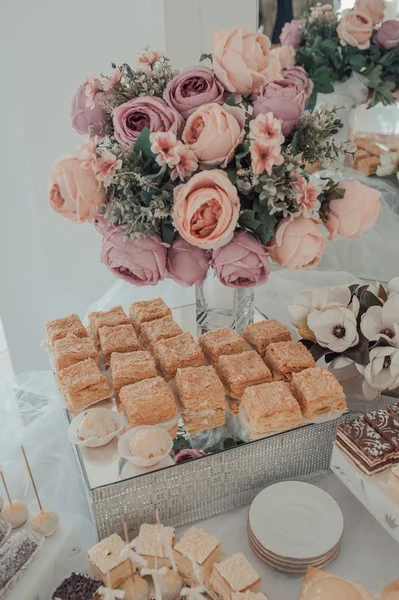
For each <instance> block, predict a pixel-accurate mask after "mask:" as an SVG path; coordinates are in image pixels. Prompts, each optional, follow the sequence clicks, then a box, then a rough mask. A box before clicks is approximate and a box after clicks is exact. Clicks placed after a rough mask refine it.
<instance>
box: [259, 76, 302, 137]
mask: <svg viewBox="0 0 399 600" xmlns="http://www.w3.org/2000/svg"><path fill="white" fill-rule="evenodd" d="M305 102H306V94H305V92H303V91H301V90H300V88H299V87H298V86H297V84H296V83H294V81H290V80H289V79H281V80H280V81H271V82H270V83H267V84H266V85H264V86H263V87H262V88H261V89H260V90H259V93H258V94H257V95H256V96H255V101H254V110H253V116H254V117H257V116H258V115H260V114H266V113H268V112H271V113H273V115H274V117H275V118H276V119H280V121H281V129H282V132H283V135H284V136H285V137H287V136H288V135H289V134H290V133H291V132H292V130H293V129H294V127H296V125H297V123H298V120H299V117H300V116H301V114H302V113H303V111H304V109H305Z"/></svg>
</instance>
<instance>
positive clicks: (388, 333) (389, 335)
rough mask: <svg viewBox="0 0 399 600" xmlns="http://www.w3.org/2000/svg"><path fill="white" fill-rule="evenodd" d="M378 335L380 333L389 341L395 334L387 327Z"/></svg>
mask: <svg viewBox="0 0 399 600" xmlns="http://www.w3.org/2000/svg"><path fill="white" fill-rule="evenodd" d="M380 333H382V334H383V335H386V336H387V337H389V338H391V339H392V338H393V337H394V335H395V333H394V332H393V331H392V329H390V328H389V327H386V328H385V329H383V330H382V331H380Z"/></svg>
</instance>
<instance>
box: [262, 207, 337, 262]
mask: <svg viewBox="0 0 399 600" xmlns="http://www.w3.org/2000/svg"><path fill="white" fill-rule="evenodd" d="M325 247H326V239H325V238H324V237H323V235H322V233H321V231H320V229H319V227H318V221H315V220H313V219H309V218H306V217H296V218H295V219H293V220H292V221H290V219H288V218H287V219H283V220H282V221H280V223H279V224H278V225H277V227H276V229H275V232H274V236H273V237H272V238H271V240H269V242H268V243H267V249H268V251H269V254H270V258H271V259H272V260H274V262H276V263H277V264H279V265H281V266H282V267H287V269H291V270H295V271H301V270H302V269H309V268H311V267H314V266H315V265H317V264H318V263H319V262H320V259H321V257H322V256H323V252H324V250H325Z"/></svg>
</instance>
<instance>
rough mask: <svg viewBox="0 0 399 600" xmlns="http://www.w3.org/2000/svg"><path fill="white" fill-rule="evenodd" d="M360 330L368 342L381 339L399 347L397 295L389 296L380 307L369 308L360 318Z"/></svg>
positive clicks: (398, 302)
mask: <svg viewBox="0 0 399 600" xmlns="http://www.w3.org/2000/svg"><path fill="white" fill-rule="evenodd" d="M360 329H361V331H362V333H363V335H364V336H365V337H366V338H367V339H368V340H370V341H375V340H378V339H379V338H383V339H384V340H386V341H387V342H389V343H390V344H394V345H395V346H399V295H398V296H396V295H395V296H391V297H390V298H388V300H387V301H386V302H385V304H383V305H382V306H370V308H369V309H368V310H367V312H365V313H364V315H363V317H362V320H361V323H360Z"/></svg>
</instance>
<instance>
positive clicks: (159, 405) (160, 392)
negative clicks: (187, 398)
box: [119, 377, 177, 437]
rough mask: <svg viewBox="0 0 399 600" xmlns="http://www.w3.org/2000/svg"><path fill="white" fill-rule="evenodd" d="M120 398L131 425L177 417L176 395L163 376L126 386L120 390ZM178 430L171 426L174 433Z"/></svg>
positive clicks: (160, 421) (154, 423) (136, 425)
mask: <svg viewBox="0 0 399 600" xmlns="http://www.w3.org/2000/svg"><path fill="white" fill-rule="evenodd" d="M119 399H120V402H121V404H122V408H123V411H124V413H125V415H126V418H127V420H128V421H129V425H130V427H138V426H140V425H157V424H158V423H164V422H165V421H170V420H171V419H174V418H175V417H177V408H176V402H175V397H174V396H173V394H172V392H171V391H170V388H169V386H168V384H167V383H166V381H165V380H164V379H162V377H153V378H152V379H144V380H142V381H138V382H137V383H132V384H131V385H126V386H124V387H123V388H122V389H121V390H120V392H119ZM176 430H177V425H176ZM176 430H175V429H174V426H173V427H172V428H171V431H172V432H174V434H176ZM171 431H170V432H169V433H170V434H171V435H172V433H171ZM172 437H174V435H172Z"/></svg>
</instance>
